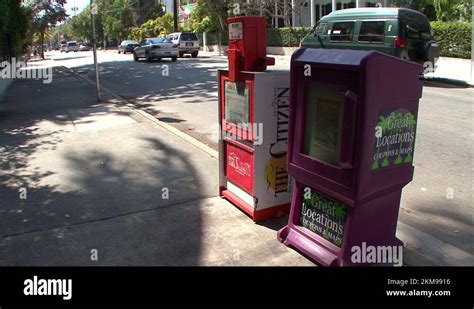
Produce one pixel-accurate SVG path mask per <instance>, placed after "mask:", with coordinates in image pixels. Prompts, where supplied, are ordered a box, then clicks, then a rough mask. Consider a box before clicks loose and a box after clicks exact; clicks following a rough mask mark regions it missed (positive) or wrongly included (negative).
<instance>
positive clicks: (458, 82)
mask: <svg viewBox="0 0 474 309" xmlns="http://www.w3.org/2000/svg"><path fill="white" fill-rule="evenodd" d="M420 80H421V81H424V82H432V83H440V84H448V85H453V86H461V87H465V88H474V84H470V83H468V82H466V81H464V80H458V79H450V78H445V77H429V76H427V77H422V78H420Z"/></svg>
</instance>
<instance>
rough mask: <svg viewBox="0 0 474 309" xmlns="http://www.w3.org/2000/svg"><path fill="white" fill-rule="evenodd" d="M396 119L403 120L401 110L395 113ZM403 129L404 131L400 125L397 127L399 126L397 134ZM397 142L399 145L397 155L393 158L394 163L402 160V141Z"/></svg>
mask: <svg viewBox="0 0 474 309" xmlns="http://www.w3.org/2000/svg"><path fill="white" fill-rule="evenodd" d="M397 120H398V121H403V114H402V113H401V112H398V113H397ZM403 131H405V129H404V128H400V127H399V128H398V129H397V133H399V134H402V133H403ZM399 144H400V146H399V147H398V156H397V159H396V160H395V164H400V163H402V162H403V158H402V146H403V143H402V142H400V143H399Z"/></svg>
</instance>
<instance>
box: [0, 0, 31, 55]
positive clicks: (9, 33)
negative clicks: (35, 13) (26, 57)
mask: <svg viewBox="0 0 474 309" xmlns="http://www.w3.org/2000/svg"><path fill="white" fill-rule="evenodd" d="M30 14H31V12H30V10H29V9H28V8H26V7H24V6H22V5H21V4H20V2H19V1H18V0H1V1H0V60H1V59H6V60H10V59H11V58H12V57H15V56H16V55H18V54H20V53H22V52H23V50H24V48H25V47H26V46H25V45H26V44H27V43H28V42H27V41H28V35H27V34H28V30H29V25H30V21H29V20H30V18H31V17H30V16H31V15H30Z"/></svg>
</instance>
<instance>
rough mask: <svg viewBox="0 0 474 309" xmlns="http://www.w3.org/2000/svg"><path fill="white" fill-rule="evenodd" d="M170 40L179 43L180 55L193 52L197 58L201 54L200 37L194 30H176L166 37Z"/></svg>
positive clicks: (192, 54) (193, 55)
mask: <svg viewBox="0 0 474 309" xmlns="http://www.w3.org/2000/svg"><path fill="white" fill-rule="evenodd" d="M166 38H167V39H168V40H170V41H171V42H173V43H174V44H176V45H178V48H179V56H180V57H183V56H184V55H185V54H191V56H192V57H193V58H196V57H197V56H198V54H199V49H200V47H199V39H198V37H197V35H196V33H194V32H175V33H171V34H169V35H168V36H167V37H166Z"/></svg>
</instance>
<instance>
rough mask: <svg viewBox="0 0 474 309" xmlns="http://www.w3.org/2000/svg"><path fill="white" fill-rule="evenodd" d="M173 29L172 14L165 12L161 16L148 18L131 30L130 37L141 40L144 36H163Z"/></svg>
mask: <svg viewBox="0 0 474 309" xmlns="http://www.w3.org/2000/svg"><path fill="white" fill-rule="evenodd" d="M173 31H174V24H173V15H171V14H170V13H166V14H164V15H163V16H161V17H158V18H155V19H150V20H148V21H146V22H145V23H143V25H141V26H140V27H135V28H133V29H132V31H131V35H132V38H133V39H135V40H137V41H141V40H143V39H144V38H147V37H148V38H149V37H157V36H164V35H167V34H170V33H172V32H173Z"/></svg>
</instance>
